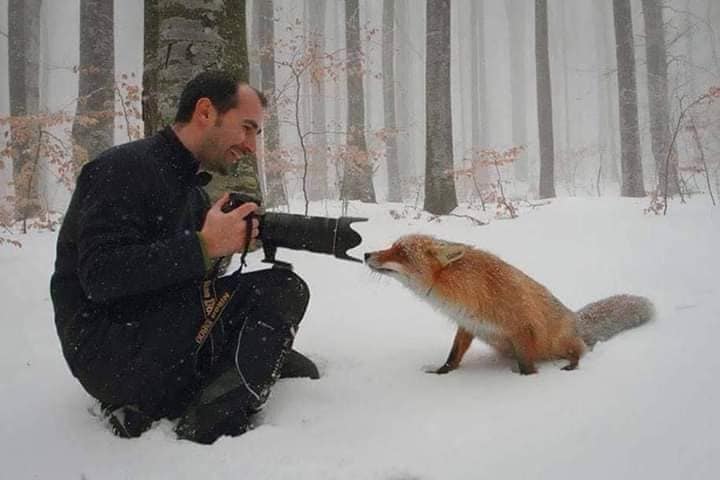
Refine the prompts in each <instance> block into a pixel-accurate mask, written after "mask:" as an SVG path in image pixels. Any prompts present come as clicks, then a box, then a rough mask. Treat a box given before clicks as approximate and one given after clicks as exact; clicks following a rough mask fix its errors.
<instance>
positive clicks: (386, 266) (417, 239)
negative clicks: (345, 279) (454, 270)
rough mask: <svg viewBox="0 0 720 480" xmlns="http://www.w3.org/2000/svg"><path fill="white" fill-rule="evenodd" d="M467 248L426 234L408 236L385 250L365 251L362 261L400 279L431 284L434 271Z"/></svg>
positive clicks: (446, 264) (456, 257)
mask: <svg viewBox="0 0 720 480" xmlns="http://www.w3.org/2000/svg"><path fill="white" fill-rule="evenodd" d="M468 248H469V247H468V246H467V245H463V244H460V243H450V242H445V241H442V240H438V239H436V238H434V237H431V236H427V235H407V236H404V237H401V238H399V239H398V240H397V241H396V242H395V243H393V244H392V246H390V248H387V249H385V250H377V251H374V252H368V253H366V254H365V263H366V264H367V265H368V267H370V268H371V269H373V270H375V271H376V272H380V273H387V274H391V275H394V276H397V277H398V279H400V280H406V281H410V282H412V283H419V284H432V283H433V278H434V276H435V274H436V273H437V272H438V271H440V270H442V269H443V268H445V267H447V266H448V265H450V264H451V263H453V262H455V261H457V260H459V259H460V258H462V257H463V255H465V252H466V251H467V249H468Z"/></svg>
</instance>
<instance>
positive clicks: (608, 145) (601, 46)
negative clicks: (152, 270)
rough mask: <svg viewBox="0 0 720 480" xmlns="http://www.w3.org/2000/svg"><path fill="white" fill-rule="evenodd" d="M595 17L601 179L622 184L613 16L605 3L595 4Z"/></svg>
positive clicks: (598, 2) (602, 0)
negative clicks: (614, 91)
mask: <svg viewBox="0 0 720 480" xmlns="http://www.w3.org/2000/svg"><path fill="white" fill-rule="evenodd" d="M593 8H594V10H593V13H594V14H595V19H596V21H595V22H594V23H593V32H594V37H595V52H596V54H597V55H596V63H597V65H598V70H599V73H598V78H597V85H598V86H597V89H596V93H597V105H598V106H597V112H598V129H597V139H598V140H597V141H598V155H599V162H600V163H599V168H600V169H601V178H604V179H606V180H609V181H611V182H613V183H619V182H620V175H619V174H618V169H617V159H618V151H617V131H618V129H619V127H617V125H616V120H617V115H615V113H614V108H613V105H614V100H613V85H612V76H611V75H610V74H609V73H608V72H610V71H611V70H612V69H614V64H615V59H614V56H613V48H612V47H611V45H612V40H611V38H610V37H611V35H612V34H611V32H610V31H609V30H610V13H609V12H608V10H607V5H606V2H605V0H594V1H593Z"/></svg>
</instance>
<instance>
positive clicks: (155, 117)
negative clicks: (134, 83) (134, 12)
mask: <svg viewBox="0 0 720 480" xmlns="http://www.w3.org/2000/svg"><path fill="white" fill-rule="evenodd" d="M157 4H158V0H145V4H144V8H145V11H144V13H145V19H144V30H143V35H144V38H143V90H142V117H143V125H144V128H145V136H146V137H149V136H151V135H154V134H155V132H157V131H158V130H160V128H161V127H162V118H161V117H160V109H159V106H158V95H159V92H158V86H157V85H158V70H159V65H158V60H157V59H158V46H159V34H160V24H159V21H160V18H159V16H158V5H157Z"/></svg>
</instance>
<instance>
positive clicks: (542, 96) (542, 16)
mask: <svg viewBox="0 0 720 480" xmlns="http://www.w3.org/2000/svg"><path fill="white" fill-rule="evenodd" d="M535 64H536V71H537V79H536V83H537V104H538V105H537V111H538V129H539V130H538V135H539V140H540V185H539V196H540V198H551V197H554V196H555V147H554V138H553V119H552V88H551V84H550V55H549V52H548V14H547V0H535Z"/></svg>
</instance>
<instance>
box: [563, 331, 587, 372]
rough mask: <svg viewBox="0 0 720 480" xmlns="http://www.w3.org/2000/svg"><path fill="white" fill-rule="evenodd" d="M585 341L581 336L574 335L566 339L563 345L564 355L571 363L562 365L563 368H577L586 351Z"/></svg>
mask: <svg viewBox="0 0 720 480" xmlns="http://www.w3.org/2000/svg"><path fill="white" fill-rule="evenodd" d="M585 349H586V347H585V342H583V341H582V339H581V338H579V337H572V338H568V339H567V340H565V342H564V345H563V350H564V355H563V357H564V358H565V359H567V360H568V361H569V362H570V363H568V364H567V365H565V366H564V367H562V369H563V370H575V369H576V368H577V367H578V363H579V362H580V357H582V354H583V353H585Z"/></svg>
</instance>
